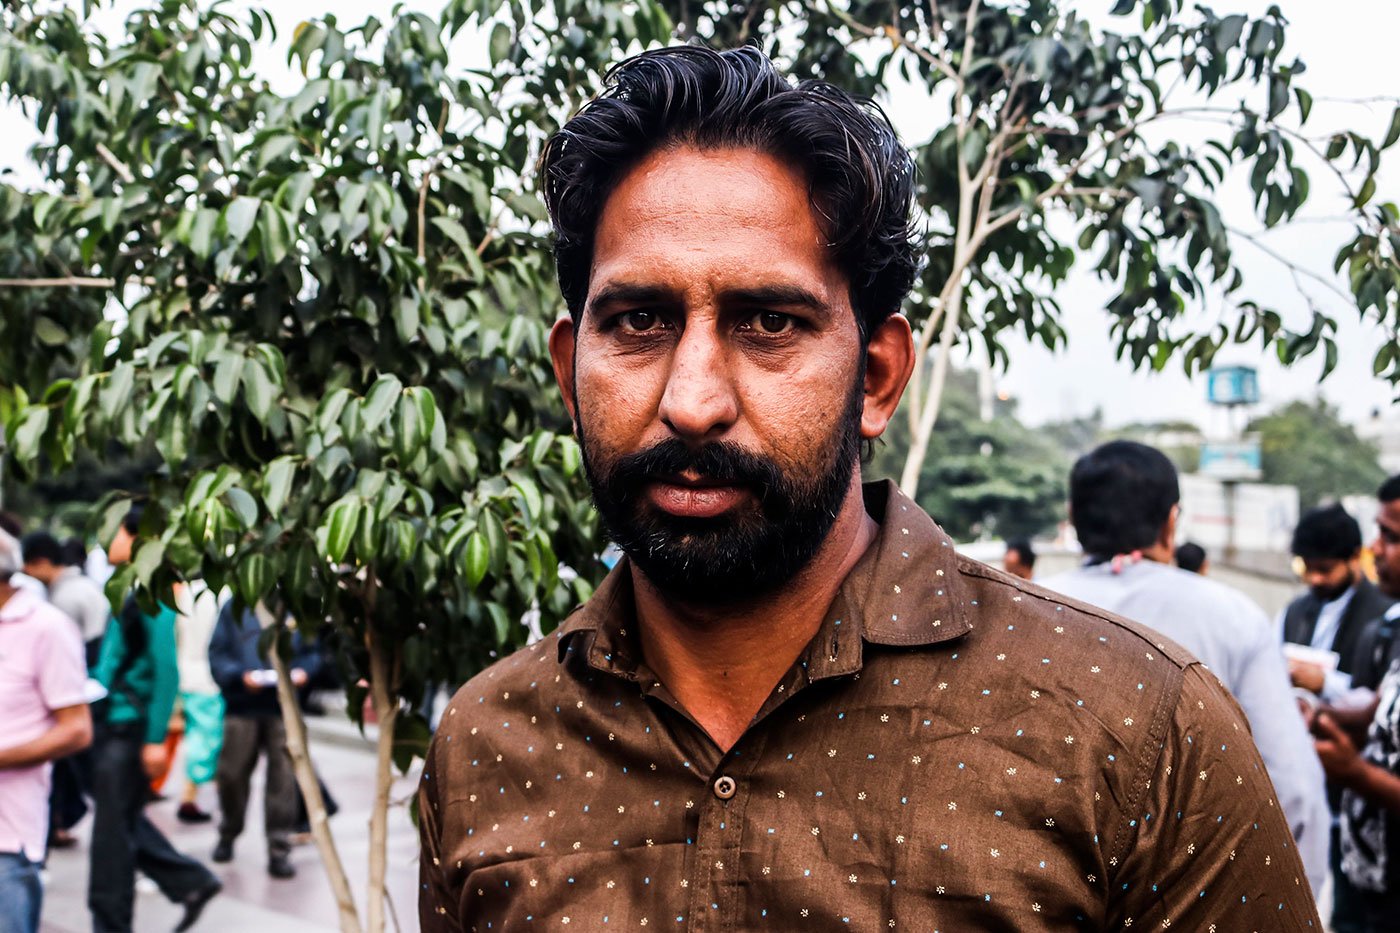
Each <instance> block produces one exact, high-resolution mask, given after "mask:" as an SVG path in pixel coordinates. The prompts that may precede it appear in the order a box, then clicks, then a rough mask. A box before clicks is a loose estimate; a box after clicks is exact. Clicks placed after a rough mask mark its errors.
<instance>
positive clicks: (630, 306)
mask: <svg viewBox="0 0 1400 933" xmlns="http://www.w3.org/2000/svg"><path fill="white" fill-rule="evenodd" d="M823 243H824V237H823V236H822V234H821V231H820V229H819V226H818V224H817V221H816V218H815V217H814V216H813V214H812V210H811V208H810V206H809V204H808V196H807V187H806V183H805V181H804V180H803V179H802V178H801V177H800V176H798V175H797V174H795V173H793V172H792V171H791V170H790V169H788V168H787V167H786V166H785V165H784V164H783V163H781V162H780V161H778V160H777V159H775V158H773V157H771V156H768V155H764V154H762V153H758V152H754V151H751V150H746V149H737V150H736V149H723V150H711V151H699V150H696V149H692V148H689V147H679V148H674V149H670V150H667V151H662V152H657V153H653V154H652V155H651V156H649V157H647V158H646V159H644V160H643V161H642V162H641V163H640V164H639V165H638V166H637V167H636V168H634V169H633V170H632V171H631V172H629V173H628V174H627V175H626V176H624V177H623V179H622V180H621V182H620V183H619V185H618V186H617V188H616V189H615V190H614V191H613V193H612V194H611V195H610V196H609V198H608V200H607V203H606V204H605V206H604V209H603V212H602V216H601V217H600V219H599V223H598V228H597V232H596V239H595V246H594V256H593V267H592V272H591V277H590V281H589V290H588V297H587V301H586V304H585V307H584V310H583V312H582V314H581V315H580V319H579V321H578V322H577V324H576V325H574V324H572V323H571V322H569V321H561V322H560V323H559V324H558V325H556V328H555V334H554V335H553V337H552V339H551V349H552V351H553V352H554V359H555V369H556V373H557V374H558V375H559V379H560V384H561V387H562V388H563V389H564V393H565V397H566V402H568V403H570V408H571V414H573V416H574V420H575V424H576V425H577V429H578V434H579V439H580V442H581V444H582V447H583V451H584V463H585V466H586V468H587V471H588V476H589V480H590V482H591V484H592V486H593V494H594V500H595V502H596V504H597V506H598V510H599V513H600V515H601V516H602V518H603V520H604V522H605V524H606V525H607V527H608V530H609V531H610V532H611V534H612V535H613V538H614V540H615V541H616V542H617V543H618V544H619V546H621V547H622V549H623V550H624V551H626V552H627V553H628V555H629V556H631V557H632V559H633V560H634V561H635V562H636V563H637V565H638V566H639V567H640V568H641V569H642V571H643V572H644V573H645V574H646V576H647V578H648V579H649V580H650V581H651V582H652V583H654V584H655V585H657V586H658V587H659V588H661V589H662V590H664V591H666V592H668V593H670V594H672V595H674V596H677V597H679V598H683V599H691V600H696V601H701V602H723V601H728V600H740V599H743V598H745V597H749V596H753V595H757V594H759V593H762V592H765V591H769V590H771V589H773V588H774V587H776V586H778V585H780V584H782V583H784V582H786V581H787V580H789V579H791V577H792V576H793V575H794V574H796V573H797V572H798V571H799V570H800V569H802V567H804V566H805V565H806V564H807V563H808V562H809V561H810V560H811V559H812V557H813V555H814V554H815V553H816V552H817V551H818V550H819V548H820V547H821V544H822V542H823V541H824V540H825V538H826V535H827V533H828V532H829V531H830V529H831V526H832V523H833V522H834V521H835V519H836V516H837V514H838V512H839V511H840V509H841V507H842V505H843V503H844V501H845V498H846V495H847V493H848V492H849V491H850V490H851V488H852V486H853V485H854V484H855V483H857V482H858V477H859V474H858V449H859V441H860V438H861V437H862V436H870V437H873V436H877V435H878V434H879V433H880V432H881V431H882V430H883V428H884V424H885V421H886V420H887V418H888V412H880V411H877V412H875V413H874V414H873V415H872V416H871V417H869V418H867V417H865V416H864V409H865V408H866V407H867V404H866V396H867V392H865V391H862V385H863V375H864V371H863V367H862V353H861V344H860V336H859V332H858V330H857V327H856V322H855V316H854V313H853V312H852V309H851V305H850V299H849V295H848V283H847V281H846V278H845V276H844V275H843V274H842V273H841V271H840V270H839V269H838V268H837V267H836V265H835V264H834V263H833V262H832V261H831V258H830V257H829V255H828V253H827V250H826V248H825V247H824V245H823ZM901 323H902V321H901ZM905 332H906V333H907V327H906V328H905ZM906 378H907V376H906ZM902 387H903V381H902V380H901V381H900V384H899V388H900V389H902ZM894 399H895V401H897V399H898V391H896V392H895V393H894ZM881 405H883V402H882V403H881ZM881 405H877V406H875V407H877V408H879V407H881ZM891 407H892V406H891Z"/></svg>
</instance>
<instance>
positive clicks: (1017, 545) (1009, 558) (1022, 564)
mask: <svg viewBox="0 0 1400 933" xmlns="http://www.w3.org/2000/svg"><path fill="white" fill-rule="evenodd" d="M1001 566H1002V569H1003V570H1005V571H1006V572H1007V573H1009V574H1011V575H1012V576H1013V577H1020V578H1021V579H1022V580H1034V579H1035V548H1033V547H1031V542H1030V539H1029V538H1012V539H1011V540H1010V541H1008V542H1006V554H1005V556H1003V557H1002V559H1001Z"/></svg>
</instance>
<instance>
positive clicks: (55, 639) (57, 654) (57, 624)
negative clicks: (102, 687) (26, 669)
mask: <svg viewBox="0 0 1400 933" xmlns="http://www.w3.org/2000/svg"><path fill="white" fill-rule="evenodd" d="M38 648H39V651H38V654H39V657H38V661H39V671H38V674H39V696H40V697H42V698H43V701H44V705H45V706H46V707H48V708H49V709H50V710H56V709H65V708H67V707H69V706H81V705H83V704H85V703H86V702H87V698H86V695H85V691H84V689H83V688H84V686H85V685H86V683H87V665H86V664H85V663H84V660H83V642H82V639H81V638H80V637H79V636H78V628H77V626H76V625H75V624H74V623H73V622H71V621H69V620H68V619H67V618H66V617H64V618H61V619H59V618H55V619H54V620H53V624H52V625H50V626H49V627H48V628H47V629H46V630H45V632H44V635H43V637H42V638H41V639H40V641H39V645H38Z"/></svg>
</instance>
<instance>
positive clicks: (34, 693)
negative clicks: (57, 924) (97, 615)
mask: <svg viewBox="0 0 1400 933" xmlns="http://www.w3.org/2000/svg"><path fill="white" fill-rule="evenodd" d="M23 563H24V561H23V558H22V556H21V551H20V544H19V542H18V541H16V540H15V539H14V537H13V536H11V535H10V534H8V533H7V532H5V531H3V530H0V710H4V732H3V735H0V930H4V931H6V933H10V931H14V933H37V931H38V929H39V911H40V907H41V906H42V901H43V883H42V881H41V880H40V876H39V870H40V866H41V865H42V863H43V861H44V853H45V843H46V841H47V839H48V834H49V770H50V762H52V761H53V760H54V759H57V758H62V757H64V756H65V755H71V754H73V753H74V752H77V751H78V750H80V749H83V748H86V747H87V745H88V743H89V742H91V741H92V717H91V716H90V715H89V713H88V707H87V698H86V696H85V695H84V686H85V683H86V681H87V666H86V665H85V664H84V663H83V648H82V642H81V641H80V640H79V638H78V631H77V629H76V628H75V627H74V626H73V623H72V622H71V621H69V620H68V619H67V618H66V617H64V615H63V614H62V613H60V612H59V611H58V610H57V609H54V608H53V607H52V606H49V605H47V604H46V603H44V601H43V600H42V599H39V598H38V597H36V596H34V594H32V593H27V592H23V591H21V590H19V589H18V588H17V587H14V586H11V585H10V578H11V577H12V576H13V575H15V574H17V573H19V571H20V567H21V566H22V565H23Z"/></svg>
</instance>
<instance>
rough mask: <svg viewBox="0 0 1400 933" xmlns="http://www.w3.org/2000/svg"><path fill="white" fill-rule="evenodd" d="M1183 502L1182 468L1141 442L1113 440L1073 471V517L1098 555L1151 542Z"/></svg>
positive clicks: (1086, 545)
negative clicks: (1179, 471)
mask: <svg viewBox="0 0 1400 933" xmlns="http://www.w3.org/2000/svg"><path fill="white" fill-rule="evenodd" d="M1179 501H1181V488H1180V486H1179V485H1178V483H1177V479H1176V467H1174V466H1172V462H1171V461H1170V460H1168V459H1167V456H1166V454H1164V453H1162V452H1161V451H1160V450H1158V449H1157V448H1155V447H1148V446H1147V445H1146V444H1139V443H1138V442H1137V441H1109V442H1108V443H1107V444H1103V445H1101V446H1099V447H1097V448H1095V449H1094V450H1091V451H1090V452H1089V453H1087V454H1085V455H1084V456H1082V457H1080V458H1079V459H1078V460H1077V461H1076V462H1075V464H1074V469H1072V470H1070V474H1069V512H1070V520H1071V521H1072V522H1073V523H1074V531H1075V533H1076V534H1077V535H1079V544H1080V546H1081V547H1082V548H1083V549H1084V553H1085V554H1086V555H1087V556H1088V557H1090V558H1091V559H1094V560H1100V561H1102V560H1108V559H1109V558H1112V557H1114V556H1116V555H1118V554H1128V553H1131V552H1133V551H1138V550H1142V549H1143V548H1147V547H1151V546H1152V543H1153V542H1154V541H1156V540H1157V536H1158V535H1159V534H1160V533H1161V531H1162V527H1163V526H1164V525H1166V523H1167V518H1168V517H1169V516H1170V515H1171V513H1172V506H1174V505H1176V504H1177V503H1178V502H1179Z"/></svg>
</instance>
